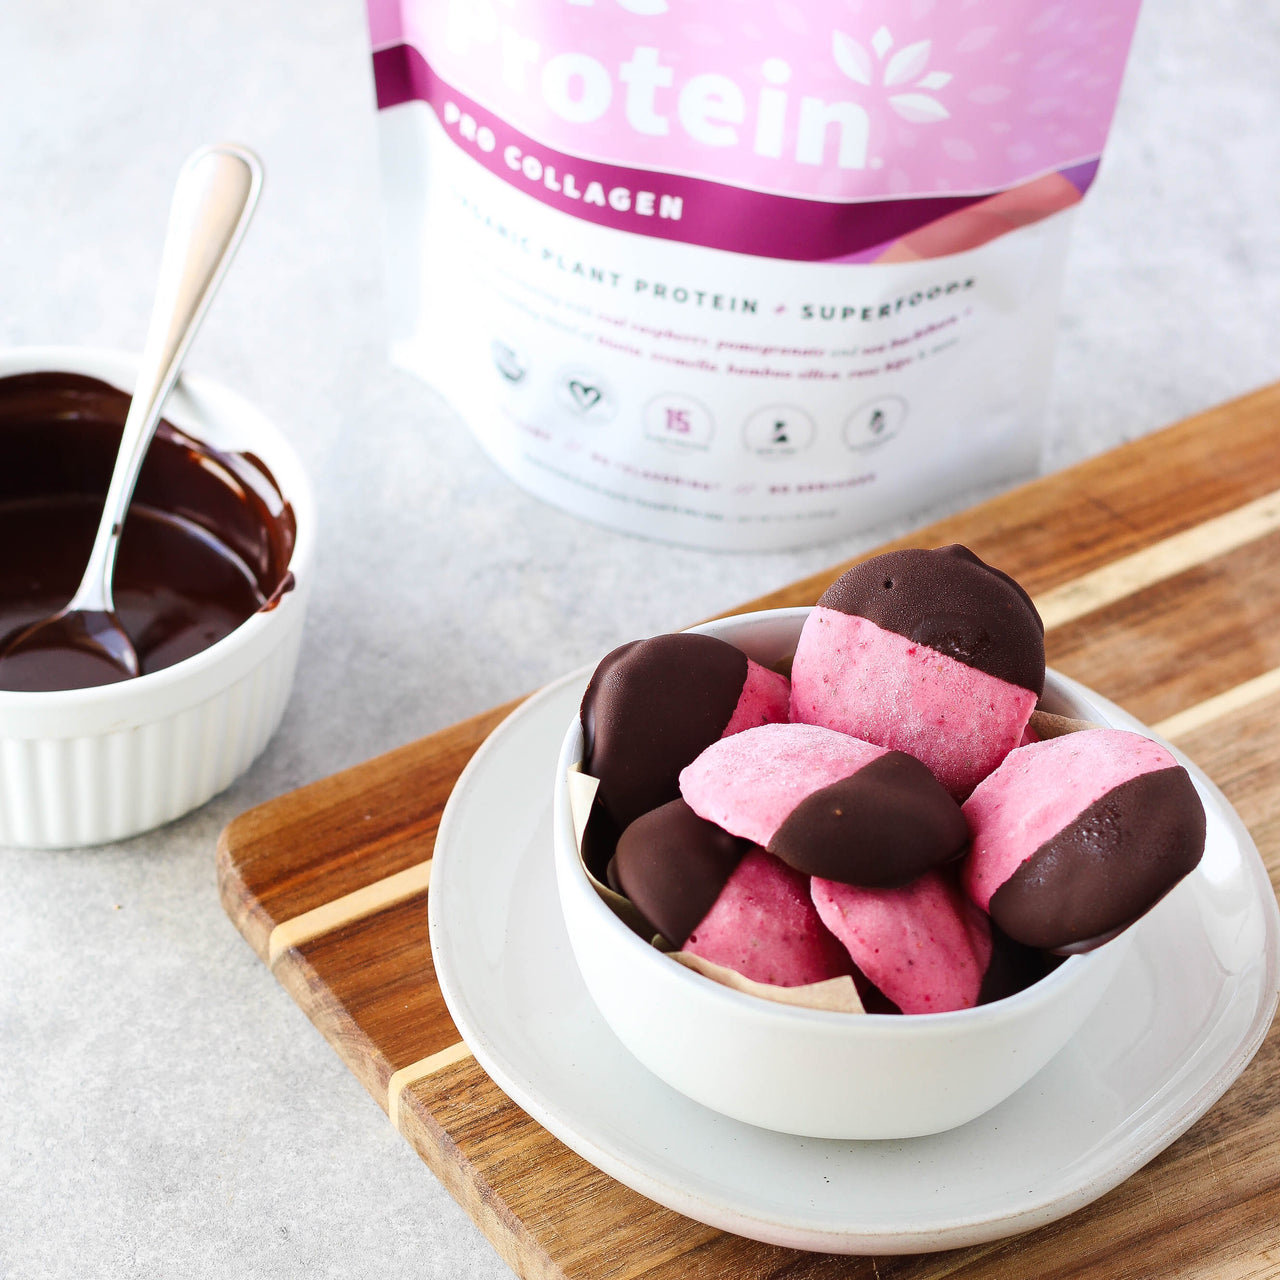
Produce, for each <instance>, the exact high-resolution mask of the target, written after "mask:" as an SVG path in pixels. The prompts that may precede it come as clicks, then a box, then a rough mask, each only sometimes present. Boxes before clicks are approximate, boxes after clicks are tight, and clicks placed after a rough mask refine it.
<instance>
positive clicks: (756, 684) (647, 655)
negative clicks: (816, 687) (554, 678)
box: [581, 633, 790, 829]
mask: <svg viewBox="0 0 1280 1280" xmlns="http://www.w3.org/2000/svg"><path fill="white" fill-rule="evenodd" d="M789 693H790V689H789V685H788V683H787V680H786V678H785V677H783V676H780V675H779V674H778V673H777V672H776V671H770V670H769V669H768V668H766V667H762V666H760V665H759V664H758V663H756V662H752V661H751V660H750V659H749V658H748V657H747V656H746V654H744V653H743V652H742V651H741V650H740V649H736V648H734V646H733V645H731V644H728V643H726V642H725V641H724V640H718V639H716V638H715V637H714V636H706V635H690V634H687V633H680V634H676V635H664V636H654V637H653V638H651V639H649V640H636V641H632V642H631V643H630V644H624V645H622V646H621V647H620V648H617V649H615V650H613V652H612V653H610V654H608V655H607V656H606V657H605V658H604V659H603V660H602V661H601V662H600V664H599V666H597V667H596V670H595V673H594V674H593V675H592V677H591V682H590V684H588V686H587V691H586V693H585V695H584V696H583V699H582V711H581V715H582V730H583V768H584V769H585V770H586V772H587V773H589V774H591V775H592V776H593V777H596V778H599V779H600V790H599V793H598V800H599V803H600V804H601V805H602V806H603V808H604V809H605V810H606V812H607V813H608V815H609V817H610V818H611V819H612V820H613V823H614V824H615V825H616V826H617V828H618V829H624V828H625V827H626V826H627V825H628V824H629V823H631V822H633V821H634V820H635V819H636V818H638V817H639V816H640V815H641V814H643V813H647V812H648V811H649V810H650V809H656V808H657V807H658V806H659V805H663V804H666V803H667V802H668V801H670V800H674V799H675V798H676V797H677V796H678V795H679V794H680V787H679V781H678V780H679V776H680V770H681V769H683V768H684V766H685V765H687V764H688V763H689V762H690V761H691V760H693V759H694V758H695V757H696V756H697V755H698V754H699V753H700V752H701V751H702V750H704V749H705V748H706V747H708V746H710V744H711V743H713V742H715V741H716V740H717V739H718V738H721V737H723V736H725V735H728V734H734V733H738V732H740V731H741V730H743V729H746V728H749V727H750V726H752V725H761V724H767V723H770V722H773V721H780V720H785V719H786V718H787V709H788V700H789Z"/></svg>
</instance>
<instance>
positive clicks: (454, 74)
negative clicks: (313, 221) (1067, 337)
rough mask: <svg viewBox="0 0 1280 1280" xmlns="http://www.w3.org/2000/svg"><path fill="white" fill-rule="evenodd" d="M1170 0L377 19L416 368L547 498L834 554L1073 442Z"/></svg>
mask: <svg viewBox="0 0 1280 1280" xmlns="http://www.w3.org/2000/svg"><path fill="white" fill-rule="evenodd" d="M1136 16H1137V3H1136V0H1082V2H1081V3H1079V4H1073V5H1065V4H1062V3H1044V4H1039V5H1027V4H1025V3H1016V2H1014V0H973V2H971V3H967V4H964V5H959V4H950V3H942V2H940V0H939V2H937V3H935V2H933V0H912V2H911V3H906V4H903V3H900V2H890V0H861V3H859V2H858V0H842V2H840V3H831V2H823V3H810V4H805V5H800V4H798V3H788V2H779V3H772V4H763V3H751V2H746V0H730V3H724V2H723V0H716V2H713V0H685V2H684V3H680V2H678V0H555V2H547V0H501V2H499V0H448V2H446V3H441V2H439V0H369V22H370V33H371V38H372V43H373V50H374V56H373V65H374V79H375V85H376V90H377V97H378V106H379V117H380V122H381V132H382V141H383V157H384V182H385V190H386V194H387V199H388V214H389V217H388V224H389V229H390V234H391V240H392V242H391V245H390V252H391V255H392V273H391V280H392V284H393V299H392V301H393V320H394V324H395V330H396V332H395V345H394V356H395V358H396V359H397V361H398V362H399V363H401V364H403V365H405V366H406V367H408V368H410V369H413V370H415V371H416V372H418V373H420V374H421V375H422V376H424V377H426V378H427V379H429V380H430V381H432V382H433V383H435V384H436V385H437V386H439V387H440V388H441V390H443V391H444V392H445V394H446V395H448V396H449V398H450V399H451V400H452V401H453V403H454V404H455V406H456V407H457V408H458V410H459V412H460V413H461V414H462V415H463V417H464V418H465V419H466V420H467V421H468V423H469V425H470V426H471V427H472V429H473V430H474V431H475V432H476V434H477V437H478V438H479V439H480V441H481V443H482V444H483V445H484V446H485V448H486V449H487V450H488V451H489V453H490V454H491V455H492V456H493V457H494V459H495V460H496V461H497V462H498V463H499V465H500V466H502V467H503V468H504V469H505V470H507V471H508V472H509V473H510V474H511V475H512V476H513V477H514V478H515V479H517V480H518V481H519V482H520V483H522V484H523V485H525V486H526V487H527V488H530V489H531V490H533V491H534V492H535V493H538V494H539V495H540V496H542V497H545V498H547V499H548V500H550V501H553V502H556V503H558V504H559V505H562V506H565V507H567V508H569V509H571V510H573V511H575V512H577V513H578V514H581V515H584V516H586V517H588V518H591V519H595V520H598V521H601V522H603V523H606V524H610V525H612V526H614V527H617V528H622V529H626V530H629V531H631V532H635V533H640V534H645V535H648V536H652V537H658V538H663V539H667V540H672V541H679V542H685V543H689V544H693V545H704V546H714V547H723V548H744V549H745V548H757V549H765V548H772V547H781V546H792V545H798V544H801V543H807V542H814V541H818V540H821V539H824V538H831V537H835V536H838V535H839V534H842V533H847V532H849V531H851V530H853V529H856V528H858V527H860V526H865V525H868V524H870V523H872V522H874V521H876V520H879V519H883V518H886V517H888V516H891V515H895V514H900V513H902V512H906V511H909V510H911V509H913V508H919V507H922V506H924V505H925V504H927V503H928V502H931V501H934V500H936V499H937V498H938V497H939V496H941V495H942V494H944V493H946V492H948V491H955V490H957V489H959V488H961V487H963V486H966V485H975V484H978V483H984V482H989V481H991V480H994V479H998V478H1003V477H1012V476H1014V475H1017V474H1025V473H1026V472H1028V471H1030V470H1032V469H1034V467H1035V465H1036V463H1037V461H1038V455H1039V448H1040V417H1041V415H1042V410H1043V401H1044V397H1045V392H1046V387H1047V380H1048V373H1049V362H1050V356H1051V350H1052V338H1053V325H1054V317H1055V311H1056V305H1057V297H1058V291H1059V286H1060V278H1061V269H1062V260H1063V255H1064V252H1065V245H1066V236H1067V231H1068V228H1069V224H1070V221H1071V209H1072V208H1073V206H1074V205H1075V204H1076V203H1078V201H1079V200H1080V198H1081V196H1082V195H1083V194H1084V192H1085V191H1086V190H1087V189H1088V187H1089V185H1090V183H1091V182H1092V180H1093V177H1094V175H1095V173H1096V171H1097V166H1098V160H1099V156H1100V154H1101V151H1102V147H1103V143H1104V141H1105V138H1106V133H1107V129H1108V127H1109V125H1110V121H1111V117H1112V114H1113V112H1114V109H1115V102H1116V98H1117V95H1118V93H1119V87H1120V79H1121V75H1122V72H1123V67H1124V62H1125V58H1126V56H1127V52H1128V45H1129V40H1130V37H1131V35H1132V29H1133V24H1134V21H1135V19H1136Z"/></svg>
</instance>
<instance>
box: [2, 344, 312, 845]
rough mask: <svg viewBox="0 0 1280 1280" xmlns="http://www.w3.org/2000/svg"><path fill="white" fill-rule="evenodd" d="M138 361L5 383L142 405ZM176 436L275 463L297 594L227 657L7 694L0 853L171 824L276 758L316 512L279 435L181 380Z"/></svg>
mask: <svg viewBox="0 0 1280 1280" xmlns="http://www.w3.org/2000/svg"><path fill="white" fill-rule="evenodd" d="M136 369H137V358H136V357H135V356H132V355H128V354H125V353H123V352H113V351H99V350H93V349H88V348H83V347H25V348H16V349H11V350H8V351H4V352H0V377H5V376H8V375H10V374H16V373H32V372H37V371H58V372H67V373H81V374H87V375H88V376H90V377H95V378H101V379H102V380H103V381H105V382H108V383H111V384H112V385H113V386H116V387H119V388H120V389H121V390H124V391H126V392H132V389H133V382H134V377H135V373H136ZM165 417H166V418H167V419H168V420H169V421H170V422H172V423H173V424H174V425H175V426H177V427H180V428H181V429H182V430H183V431H186V432H188V433H189V434H190V435H192V436H194V437H195V438H197V439H199V440H201V441H203V442H206V443H208V444H210V445H213V446H214V447H216V448H218V449H223V450H230V451H235V452H242V453H251V454H254V455H255V456H256V457H258V458H260V459H261V460H262V461H263V463H265V465H266V467H267V468H268V470H269V471H270V472H271V474H272V475H273V476H274V478H275V480H276V482H277V483H278V484H279V486H280V490H281V492H282V494H283V495H284V498H285V500H286V501H287V502H288V503H289V504H290V505H291V506H292V507H293V511H294V516H295V519H296V522H297V539H296V542H295V545H294V549H293V555H292V558H291V559H290V561H289V569H290V570H291V572H292V573H293V576H294V586H293V589H292V590H290V591H287V592H285V594H284V595H283V596H282V597H281V599H280V601H279V603H278V604H277V605H276V607H275V608H273V609H270V610H267V611H263V612H260V613H256V614H254V615H253V617H251V618H249V619H248V620H247V621H246V622H245V623H243V625H241V626H239V627H237V628H236V630H235V631H233V632H232V633H231V634H230V635H228V636H226V637H224V638H223V639H222V640H220V641H218V643H217V644H215V645H213V646H211V647H210V648H208V649H206V650H204V652H202V653H198V654H196V655H195V656H194V657H191V658H187V659H186V660H184V661H182V662H179V663H176V664H175V665H174V666H172V667H168V668H166V669H165V670H163V671H157V672H153V673H152V674H149V675H144V676H141V677H139V678H138V679H136V680H126V681H122V682H121V683H119V684H112V685H104V686H102V687H100V688H96V689H68V690H65V691H59V692H56V693H13V692H8V691H4V690H0V844H9V845H21V846H24V847H28V848H62V847H67V846H74V845H92V844H100V843H103V842H104V841H108V840H120V839H123V838H124V837H126V836H131V835H136V834H137V833H138V832H140V831H147V830H149V829H150V828H152V827H156V826H159V825H160V824H161V823H163V822H169V821H171V820H172V819H174V818H177V817H179V816H181V815H182V814H184V813H187V812H188V811H189V810H191V809H194V808H196V806H198V805H201V804H203V803H204V802H205V801H206V800H208V799H209V798H210V797H211V796H213V795H216V794H217V793H218V792H219V791H221V790H223V789H224V788H225V787H227V786H229V785H230V783H231V782H232V781H234V779H235V778H236V777H238V776H239V775H240V774H241V773H243V772H244V771H245V769H247V768H248V767H249V765H250V763H251V762H252V761H253V760H254V758H255V757H256V756H257V755H258V754H259V753H260V752H261V751H262V749H263V747H265V746H266V744H267V740H268V739H269V738H270V737H271V735H272V733H273V732H274V731H275V729H276V727H277V725H279V723H280V717H281V716H282V715H283V714H284V708H285V703H286V702H287V701H288V697H289V690H290V687H291V685H292V683H293V673H294V668H295V666H296V664H297V657H298V648H299V644H300V642H301V638H302V623H303V617H304V615H305V613H306V606H307V597H308V595H309V594H310V590H311V576H312V564H313V560H314V550H315V524H316V515H315V500H314V498H313V496H312V492H311V486H310V483H309V482H308V480H307V477H306V475H305V474H304V472H303V469H302V464H301V463H300V462H299V460H298V457H297V455H296V454H295V453H294V451H293V449H292V447H291V446H290V445H289V443H288V441H287V440H286V439H285V437H284V436H283V435H282V434H281V433H280V431H279V430H278V429H277V428H276V427H275V426H273V425H272V424H271V422H269V421H268V420H267V418H265V417H264V416H263V415H262V414H261V413H260V412H259V411H258V410H257V409H255V408H254V407H253V406H252V405H251V404H249V403H248V402H247V401H245V400H243V399H241V397H240V396H238V395H236V394H234V393H233V392H231V391H228V390H226V389H225V388H223V387H220V386H218V385H217V384H216V383H213V382H209V381H206V380H205V379H203V378H196V377H188V376H186V375H184V376H183V377H182V378H181V379H180V380H179V382H178V385H177V387H176V388H175V389H174V392H173V394H172V395H171V396H170V397H169V400H168V403H167V404H166V406H165Z"/></svg>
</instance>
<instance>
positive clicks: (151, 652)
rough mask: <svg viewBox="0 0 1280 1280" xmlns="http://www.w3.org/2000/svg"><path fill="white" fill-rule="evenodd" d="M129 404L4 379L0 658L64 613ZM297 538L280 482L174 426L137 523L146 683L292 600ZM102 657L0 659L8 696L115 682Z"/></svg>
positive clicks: (53, 383)
mask: <svg viewBox="0 0 1280 1280" xmlns="http://www.w3.org/2000/svg"><path fill="white" fill-rule="evenodd" d="M128 410H129V396H128V395H127V394H125V393H124V392H122V391H118V390H116V389H115V388H114V387H111V386H109V385H108V384H107V383H105V382H101V381H99V380H98V379H96V378H87V377H83V376H81V375H79V374H73V373H27V374H19V375H17V376H15V377H8V378H0V547H3V548H4V552H3V554H2V555H0V647H2V645H3V641H4V639H5V638H7V637H9V636H12V635H14V634H15V633H16V632H17V631H19V630H21V629H22V628H24V627H27V626H29V625H30V624H31V623H33V622H37V621H39V620H40V619H42V618H45V617H48V616H49V615H51V614H53V613H56V612H57V611H58V610H59V609H61V608H62V607H63V606H64V605H66V603H67V602H68V600H70V598H71V596H72V594H73V593H74V591H75V589H76V586H77V585H78V583H79V580H80V575H81V574H82V573H83V571H84V567H85V563H86V562H87V560H88V557H89V549H90V547H91V546H92V545H93V536H94V531H95V529H96V527H97V523H98V517H99V516H100V514H101V512H102V504H103V500H104V499H105V497H106V492H107V485H108V482H109V480H110V477H111V469H112V466H113V465H114V462H115V455H116V450H117V448H118V446H119V443H120V435H121V432H122V430H123V427H124V420H125V417H126V415H127V413H128ZM295 533H296V528H295V524H294V517H293V510H292V508H291V507H290V506H289V505H288V504H287V503H286V502H285V501H284V500H283V498H282V497H281V494H280V491H279V489H278V487H277V486H276V483H275V481H274V480H273V478H272V477H271V474H270V472H268V471H267V469H266V467H264V466H263V465H262V463H261V462H259V461H258V460H257V459H255V458H253V457H252V456H250V455H246V454H235V453H222V452H219V451H217V450H214V449H212V448H210V447H209V446H207V445H204V444H202V443H200V442H199V441H196V440H194V439H192V438H191V437H190V436H187V435H185V434H184V433H183V432H181V431H179V430H178V429H177V428H176V427H174V426H173V425H172V424H171V423H168V422H162V423H161V424H160V428H159V430H158V431H157V433H156V437H155V439H154V440H153V441H152V444H151V448H150V450H149V451H148V453H147V459H146V462H145V463H144V464H143V468H142V474H141V476H140V477H139V480H138V486H137V489H136V490H135V493H134V499H133V503H132V505H131V506H130V508H129V514H128V517H127V518H126V520H125V526H124V532H123V534H122V536H121V541H120V550H119V555H118V558H117V561H116V572H115V584H114V585H115V600H116V613H117V615H118V617H119V619H120V622H121V623H122V625H123V626H124V629H125V631H126V632H127V633H128V635H129V638H130V639H131V640H132V641H133V644H134V647H135V648H136V649H137V651H138V657H139V660H140V663H141V670H142V672H143V673H144V674H145V673H147V672H151V671H159V670H162V669H163V668H165V667H168V666H172V665H173V664H174V663H175V662H180V661H182V659H184V658H188V657H191V656H192V655H193V654H196V653H199V652H200V651H201V650H203V649H207V648H208V647H209V646H210V645H213V644H215V643H217V641H218V640H220V639H222V638H223V637H224V636H225V635H227V634H229V633H230V632H231V631H233V630H234V629H235V628H236V627H238V626H240V625H241V623H243V622H244V621H245V620H246V619H248V618H249V617H251V616H252V615H253V614H254V613H256V612H257V611H258V610H259V609H263V608H271V607H274V605H275V603H277V602H278V601H279V598H280V594H281V593H282V592H283V591H285V590H288V589H289V587H290V585H291V584H292V578H291V576H290V574H289V571H288V566H289V558H290V556H291V554H292V552H293V544H294V539H295ZM108 674H109V673H108V672H106V671H104V667H103V664H102V662H101V660H100V659H95V658H93V656H92V655H91V654H88V655H77V654H76V652H75V651H71V652H70V653H63V652H58V653H45V654H43V655H42V654H41V653H38V652H37V653H33V654H30V655H27V656H24V657H21V658H15V659H12V660H6V661H4V662H0V689H10V690H14V689H17V690H33V689H36V690H40V689H55V688H64V689H65V688H87V687H89V686H90V685H94V684H100V683H104V682H106V680H104V676H105V675H108Z"/></svg>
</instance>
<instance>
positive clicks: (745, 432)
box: [742, 404, 818, 458]
mask: <svg viewBox="0 0 1280 1280" xmlns="http://www.w3.org/2000/svg"><path fill="white" fill-rule="evenodd" d="M817 433H818V428H817V424H816V423H815V422H814V420H813V419H812V418H811V417H810V416H809V415H808V413H806V412H805V411H804V410H803V409H801V408H800V407H799V405H794V404H770V405H765V406H764V408H762V409H757V410H756V411H755V412H754V413H753V414H752V415H751V416H750V417H749V418H748V419H747V420H746V422H745V423H744V424H743V428H742V438H743V442H744V443H745V444H746V446H747V448H748V449H749V450H750V451H751V452H752V453H757V454H760V455H761V456H762V457H766V458H769V457H775V458H776V457H789V456H790V455H791V454H794V453H799V452H800V451H801V450H803V449H807V448H808V447H809V446H810V445H811V444H812V443H813V441H814V437H815V436H816V435H817Z"/></svg>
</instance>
